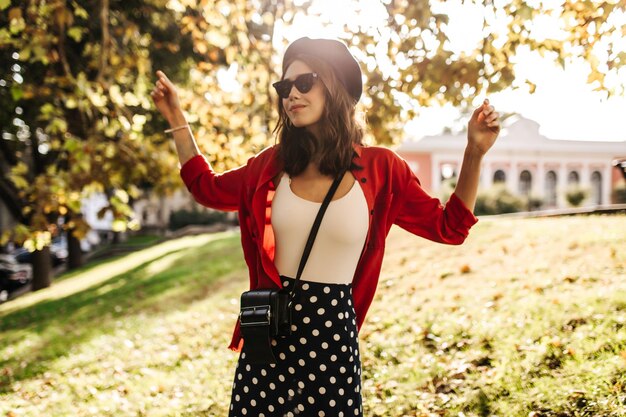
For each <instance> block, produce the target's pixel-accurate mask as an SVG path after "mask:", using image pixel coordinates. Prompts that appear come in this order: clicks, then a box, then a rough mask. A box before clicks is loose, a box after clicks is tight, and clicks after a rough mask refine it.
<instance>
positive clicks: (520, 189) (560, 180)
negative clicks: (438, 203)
mask: <svg viewBox="0 0 626 417" xmlns="http://www.w3.org/2000/svg"><path fill="white" fill-rule="evenodd" d="M505 125H507V126H506V127H504V128H503V130H502V132H501V134H500V137H499V138H498V141H497V142H496V144H495V145H494V147H493V148H492V149H491V150H490V151H489V153H488V154H487V155H486V156H485V158H484V160H483V167H482V173H481V178H480V187H481V188H489V187H491V186H492V185H493V184H494V183H498V182H503V183H505V184H506V186H507V188H508V189H509V190H510V191H512V192H513V193H515V194H518V195H532V196H534V197H539V198H542V199H543V201H544V205H545V207H547V208H550V207H566V206H567V202H566V200H565V190H566V189H567V188H568V187H569V186H572V185H579V186H580V187H582V188H584V189H587V190H588V191H589V198H587V200H586V201H584V202H583V205H586V206H589V205H601V204H610V203H611V192H612V190H613V189H614V188H615V187H616V186H617V185H618V184H619V183H621V182H622V181H624V179H623V177H622V174H621V172H620V170H619V169H618V168H616V167H614V166H613V163H614V161H615V160H616V159H618V158H626V141H622V142H599V141H573V140H555V139H548V138H546V137H545V136H542V135H540V134H539V124H537V123H536V122H534V121H532V120H528V119H525V118H522V117H515V119H513V118H511V119H509V123H506V124H505ZM466 137H467V133H466V132H461V133H458V134H446V133H444V134H441V135H439V136H426V137H424V138H422V139H420V140H417V141H405V142H404V143H402V144H401V145H400V147H399V148H398V149H397V152H398V153H399V154H400V155H401V156H402V157H403V158H404V159H406V160H407V162H408V163H409V165H410V166H411V168H412V169H413V171H414V172H415V173H416V174H417V176H418V177H419V179H420V181H421V182H422V186H423V187H424V188H426V189H427V190H429V191H430V192H431V193H433V194H435V195H437V194H438V193H439V191H440V188H441V184H442V182H443V181H444V180H445V179H447V178H450V177H454V176H456V175H458V173H459V170H460V168H461V162H462V158H463V150H464V148H465V144H466V142H467V138H466Z"/></svg>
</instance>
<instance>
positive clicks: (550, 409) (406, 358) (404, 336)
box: [0, 216, 626, 417]
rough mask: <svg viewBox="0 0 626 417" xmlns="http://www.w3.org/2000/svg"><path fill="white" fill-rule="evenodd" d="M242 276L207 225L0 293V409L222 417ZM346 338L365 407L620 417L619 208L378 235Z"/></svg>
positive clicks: (233, 243)
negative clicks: (438, 240)
mask: <svg viewBox="0 0 626 417" xmlns="http://www.w3.org/2000/svg"><path fill="white" fill-rule="evenodd" d="M246 286H247V271H246V269H245V264H244V262H243V258H242V253H241V249H240V246H239V236H238V235H236V234H232V233H230V234H229V233H222V234H217V235H202V236H195V237H186V238H181V239H177V240H172V241H168V242H163V243H160V244H157V245H155V246H152V247H150V248H148V249H143V250H140V251H137V252H135V253H132V254H129V255H125V256H122V257H118V258H115V259H112V260H108V261H106V262H99V263H97V264H93V265H88V266H86V267H84V268H82V269H81V270H79V271H75V272H72V273H70V274H67V275H65V276H64V277H62V279H60V280H57V281H55V283H54V284H53V286H52V287H51V288H49V289H46V290H43V291H39V292H36V293H33V294H28V295H26V296H24V297H21V298H19V299H17V300H14V301H11V302H9V303H5V304H2V305H0V416H12V417H14V416H222V417H225V416H226V415H227V408H228V404H229V399H230V398H229V393H230V386H231V384H232V378H233V370H234V366H235V362H236V359H237V354H236V353H233V352H231V351H229V350H228V349H227V348H226V346H227V345H228V342H229V340H230V335H231V331H232V326H233V324H234V322H235V320H236V315H237V312H238V304H239V300H238V299H239V295H240V293H241V292H242V291H243V290H245V289H246ZM360 339H361V349H360V350H361V354H362V361H363V396H364V410H365V415H366V416H368V417H371V416H459V417H463V416H465V417H469V416H503V417H504V416H507V417H508V416H513V417H515V416H520V417H543V416H546V417H547V416H550V417H552V416H555V417H568V416H614V417H617V416H626V216H580V217H563V218H553V219H493V220H489V219H483V220H481V222H479V224H478V225H477V226H475V228H474V229H473V230H472V234H471V236H470V237H469V238H468V240H467V241H466V243H465V244H464V245H462V246H457V247H453V246H444V245H439V244H434V243H431V242H427V241H425V240H423V239H419V238H416V237H414V236H410V235H408V234H407V233H406V232H404V231H402V230H400V229H394V230H393V231H392V234H391V235H390V238H389V240H388V247H387V256H386V258H385V263H384V266H383V273H382V275H381V278H380V281H379V287H378V292H377V295H376V298H375V301H374V304H373V305H372V308H371V309H370V312H369V314H368V318H367V320H366V323H365V325H364V327H363V329H362V331H361V335H360ZM307 417H308V416H307Z"/></svg>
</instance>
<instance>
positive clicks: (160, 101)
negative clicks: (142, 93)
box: [150, 71, 182, 125]
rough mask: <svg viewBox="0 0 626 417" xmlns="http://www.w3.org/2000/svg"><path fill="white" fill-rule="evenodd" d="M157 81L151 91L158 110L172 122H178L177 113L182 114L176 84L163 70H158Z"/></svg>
mask: <svg viewBox="0 0 626 417" xmlns="http://www.w3.org/2000/svg"><path fill="white" fill-rule="evenodd" d="M156 74H157V77H158V79H157V81H156V83H155V87H154V90H152V92H151V93H150V96H151V97H152V100H153V101H154V104H155V106H156V108H157V110H158V111H159V112H160V113H161V114H162V115H163V117H164V118H165V119H166V120H167V121H168V122H169V123H170V125H172V124H176V123H177V122H176V119H177V115H182V111H181V109H180V101H179V100H178V93H177V91H176V86H174V84H172V82H171V81H170V79H169V78H167V75H165V73H164V72H163V71H157V72H156Z"/></svg>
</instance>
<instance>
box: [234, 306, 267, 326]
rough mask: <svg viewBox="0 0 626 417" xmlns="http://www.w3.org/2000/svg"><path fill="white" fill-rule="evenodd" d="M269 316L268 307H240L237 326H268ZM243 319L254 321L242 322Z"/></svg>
mask: <svg viewBox="0 0 626 417" xmlns="http://www.w3.org/2000/svg"><path fill="white" fill-rule="evenodd" d="M271 316H272V313H271V309H270V306H269V305H260V306H250V307H241V311H240V312H239V325H240V326H241V327H248V326H269V324H270V317H271ZM245 319H248V320H255V321H244V320H245ZM263 319H264V320H263Z"/></svg>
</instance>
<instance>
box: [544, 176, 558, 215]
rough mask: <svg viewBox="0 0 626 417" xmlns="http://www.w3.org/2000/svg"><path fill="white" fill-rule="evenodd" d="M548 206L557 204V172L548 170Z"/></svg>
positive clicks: (546, 199) (546, 195)
mask: <svg viewBox="0 0 626 417" xmlns="http://www.w3.org/2000/svg"><path fill="white" fill-rule="evenodd" d="M545 201H546V206H548V207H554V206H556V172H554V171H548V173H547V174H546V194H545Z"/></svg>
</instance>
